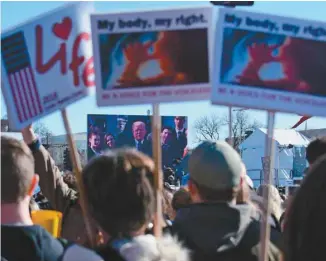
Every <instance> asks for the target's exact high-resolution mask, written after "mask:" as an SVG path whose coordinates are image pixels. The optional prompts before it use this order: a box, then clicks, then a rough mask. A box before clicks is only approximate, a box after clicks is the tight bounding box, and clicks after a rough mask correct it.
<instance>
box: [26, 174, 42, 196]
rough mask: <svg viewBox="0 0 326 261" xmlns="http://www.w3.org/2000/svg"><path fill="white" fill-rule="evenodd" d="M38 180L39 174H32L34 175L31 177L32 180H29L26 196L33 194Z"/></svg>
mask: <svg viewBox="0 0 326 261" xmlns="http://www.w3.org/2000/svg"><path fill="white" fill-rule="evenodd" d="M39 180H40V177H39V175H37V174H34V176H33V178H32V182H31V186H30V188H29V191H28V196H30V197H31V196H33V193H34V191H35V189H36V187H37V185H38V182H39Z"/></svg>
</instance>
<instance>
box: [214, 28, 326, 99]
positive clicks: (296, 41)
mask: <svg viewBox="0 0 326 261" xmlns="http://www.w3.org/2000/svg"><path fill="white" fill-rule="evenodd" d="M325 58H326V42H322V41H314V40H307V39H301V38H296V37H289V36H284V35H278V34H268V33H261V32H255V31H248V30H239V29H233V28H225V29H224V37H223V50H222V60H221V73H220V81H221V83H223V84H237V85H243V86H252V87H257V88H263V89H271V90H281V91H287V92H297V93H308V94H311V95H316V96H324V97H326V59H325Z"/></svg>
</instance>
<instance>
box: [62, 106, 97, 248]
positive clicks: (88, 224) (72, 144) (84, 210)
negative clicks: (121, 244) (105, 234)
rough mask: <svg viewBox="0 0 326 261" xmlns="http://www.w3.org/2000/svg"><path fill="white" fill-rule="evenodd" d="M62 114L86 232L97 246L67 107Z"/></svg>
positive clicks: (92, 245) (91, 242)
mask: <svg viewBox="0 0 326 261" xmlns="http://www.w3.org/2000/svg"><path fill="white" fill-rule="evenodd" d="M61 115H62V119H63V123H64V126H65V129H66V133H67V140H68V145H69V148H70V150H69V151H70V158H71V161H72V164H73V170H74V173H75V175H76V179H77V187H78V192H79V204H80V207H81V210H82V213H83V217H84V222H85V226H86V233H87V236H88V240H89V243H90V245H91V247H95V241H94V236H95V235H93V231H92V226H91V222H90V216H89V212H88V208H87V203H86V202H87V201H86V197H85V189H84V183H83V179H82V174H81V172H82V168H81V164H80V159H79V154H78V151H77V148H76V144H75V141H74V139H73V136H72V133H71V128H70V123H69V120H68V117H67V111H66V109H63V110H61Z"/></svg>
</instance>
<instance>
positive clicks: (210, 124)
mask: <svg viewBox="0 0 326 261" xmlns="http://www.w3.org/2000/svg"><path fill="white" fill-rule="evenodd" d="M222 126H223V120H222V119H221V118H220V117H218V116H217V115H216V114H212V115H210V116H202V117H200V118H199V119H197V120H196V121H195V123H194V126H193V127H194V129H195V132H196V142H201V141H205V140H213V141H214V140H218V139H219V138H220V129H221V127H222Z"/></svg>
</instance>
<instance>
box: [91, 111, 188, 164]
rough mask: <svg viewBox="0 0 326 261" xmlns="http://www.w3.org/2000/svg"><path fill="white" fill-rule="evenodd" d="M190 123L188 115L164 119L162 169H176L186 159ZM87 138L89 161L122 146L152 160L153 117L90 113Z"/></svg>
mask: <svg viewBox="0 0 326 261" xmlns="http://www.w3.org/2000/svg"><path fill="white" fill-rule="evenodd" d="M187 123H188V119H187V117H184V116H162V129H161V144H162V167H172V166H173V164H174V162H175V161H176V160H180V159H182V158H183V156H184V153H185V149H186V146H187V142H188V139H187V134H188V126H187ZM87 137H88V149H87V156H88V160H90V159H91V158H92V157H94V156H95V155H101V154H102V153H103V152H104V151H105V150H108V149H114V148H121V147H134V148H136V149H137V150H139V151H141V152H143V153H145V154H147V155H149V156H151V157H152V131H151V116H140V115H98V114H96V115H95V114H89V115H88V116H87Z"/></svg>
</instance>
